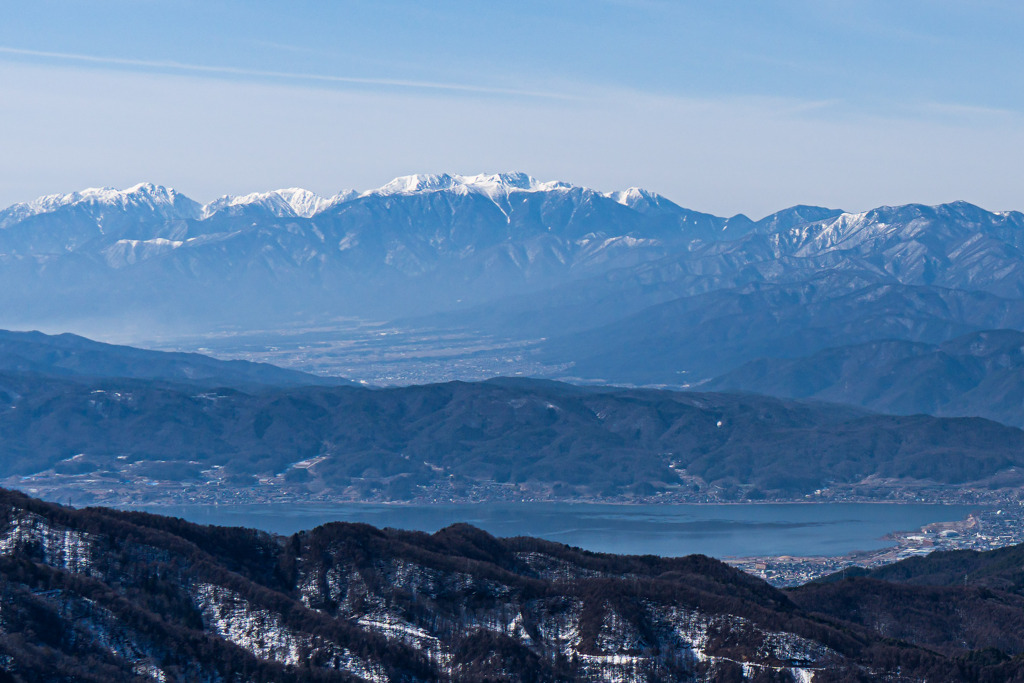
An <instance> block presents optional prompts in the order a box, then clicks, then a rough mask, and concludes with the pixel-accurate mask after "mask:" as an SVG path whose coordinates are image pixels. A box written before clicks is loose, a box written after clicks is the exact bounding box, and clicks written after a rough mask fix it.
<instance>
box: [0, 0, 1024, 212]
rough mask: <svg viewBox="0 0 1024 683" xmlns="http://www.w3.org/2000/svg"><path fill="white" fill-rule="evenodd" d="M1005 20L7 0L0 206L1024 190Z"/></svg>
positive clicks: (850, 11) (964, 5)
mask: <svg viewBox="0 0 1024 683" xmlns="http://www.w3.org/2000/svg"><path fill="white" fill-rule="evenodd" d="M12 5H13V6H12ZM1022 28H1024V6H1022V4H1021V3H1019V2H1011V1H1004V2H986V1H985V0H974V1H973V2H951V1H945V0H928V1H911V0H908V1H899V2H894V1H893V0H886V1H884V2H875V1H872V0H859V1H857V2H839V1H835V2H830V1H828V0H817V1H811V0H807V1H799V0H793V1H791V2H777V1H773V0H764V1H760V2H752V1H748V2H683V1H679V2H661V1H659V0H619V1H610V0H609V1H601V0H591V1H589V2H574V1H568V0H548V1H546V2H517V3H497V2H450V1H443V0H442V1H438V2H430V3H424V2H391V1H388V0H376V1H374V2H326V1H325V2H259V1H253V0H248V1H246V2H214V1H208V2H192V1H190V0H184V1H177V2H164V1H161V0H130V1H129V0H93V1H92V2H84V1H73V2H72V1H63V2H57V1H53V2H49V1H46V0H34V1H33V2H31V3H29V2H19V3H17V4H14V3H10V4H9V6H8V7H5V16H4V21H3V22H0V149H3V150H5V151H4V155H3V156H4V160H5V161H6V163H5V164H3V165H2V167H0V204H8V203H11V202H14V201H21V200H26V199H30V198H32V197H34V196H37V195H39V194H44V193H50V192H58V191H70V190H73V189H78V188H81V187H86V186H96V185H112V186H128V185H131V184H134V183H135V182H138V181H141V180H148V181H153V182H158V183H163V184H167V185H172V186H174V187H176V188H178V189H180V190H182V191H184V192H186V193H187V194H189V195H191V196H193V197H195V198H196V199H199V200H208V199H212V198H213V197H215V196H217V195H219V194H223V193H239V192H250V191H255V190H264V189H271V188H274V187H283V186H293V185H300V186H304V187H308V188H309V189H313V190H316V191H319V192H323V193H333V192H335V191H337V190H340V189H344V188H349V187H351V188H356V189H365V188H368V187H373V186H377V185H381V184H383V183H385V182H387V181H388V180H389V179H391V178H392V177H393V176H396V175H403V174H407V173H417V172H441V171H449V172H457V173H477V172H485V171H486V172H491V171H500V170H523V171H526V172H529V173H531V174H533V175H535V176H538V177H540V178H542V179H545V180H549V179H563V180H569V181H572V182H576V183H579V184H585V185H589V186H593V187H596V188H597V189H602V190H611V189H618V188H623V187H627V186H630V185H640V186H643V187H647V188H649V189H652V190H655V191H658V192H661V193H663V194H665V195H667V196H668V197H670V198H671V199H673V200H675V201H677V202H679V203H681V204H683V205H686V206H689V207H692V208H696V209H702V210H707V211H713V212H716V213H720V214H732V213H736V212H746V213H748V214H751V215H753V216H759V215H763V214H764V213H767V212H770V211H772V210H775V209H778V208H781V207H783V206H787V205H790V204H794V203H798V202H800V203H815V204H824V205H829V206H837V207H840V208H846V209H851V210H858V209H864V208H869V207H871V206H875V205H879V204H894V203H905V202H911V201H921V202H927V203H936V202H941V201H950V200H954V199H966V200H968V201H974V202H976V203H979V204H981V205H983V206H986V207H987V208H991V209H999V210H1002V209H1024V192H1022V183H1021V179H1022V174H1021V172H1020V171H1019V155H1020V152H1021V151H1022V150H1024V68H1021V67H1022V66H1024V46H1022V44H1021V41H1020V40H1019V35H1020V33H1021V29H1022Z"/></svg>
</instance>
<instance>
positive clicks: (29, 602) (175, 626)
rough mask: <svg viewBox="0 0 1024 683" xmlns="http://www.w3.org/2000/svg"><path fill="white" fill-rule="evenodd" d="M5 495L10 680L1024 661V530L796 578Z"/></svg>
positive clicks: (841, 667)
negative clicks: (856, 570)
mask: <svg viewBox="0 0 1024 683" xmlns="http://www.w3.org/2000/svg"><path fill="white" fill-rule="evenodd" d="M0 507H2V509H3V516H2V518H0V597H2V600H0V677H2V678H3V679H4V680H8V681H19V682H20V681H56V680H61V681H64V680H67V681H72V680H73V681H82V682H92V681H97V682H98V681H113V680H125V681H127V680H131V681H147V680H153V681H236V680H240V679H244V680H248V681H295V682H299V681H324V682H326V681H373V682H374V683H385V682H389V681H408V682H410V683H412V682H414V681H453V682H454V681H466V682H470V681H473V682H477V681H495V682H499V681H508V682H510V683H511V682H513V681H516V682H523V683H525V682H527V681H566V682H568V681H594V680H602V681H635V680H644V681H655V682H658V681H687V682H689V681H693V682H697V681H700V682H707V683H718V682H721V683H725V682H727V681H740V680H752V681H779V682H802V681H809V680H812V679H813V680H814V681H818V682H819V683H820V682H828V681H837V682H839V681H868V680H888V681H896V682H906V683H910V682H912V681H968V680H970V681H978V682H979V683H989V682H991V683H995V682H997V681H1000V682H1001V681H1019V680H1022V678H1024V660H1022V653H1024V639H1022V637H1021V633H1022V630H1021V624H1022V623H1024V592H1022V588H1021V585H1022V584H1021V572H1020V566H1021V555H1022V548H1021V547H1019V546H1017V547H1011V548H1005V549H1002V550H997V551H992V552H988V553H974V552H960V553H937V554H935V555H933V556H931V557H928V558H924V559H918V560H916V561H908V562H902V563H899V564H896V565H892V566H890V567H886V568H883V569H881V570H876V571H874V572H864V574H866V576H859V577H856V578H849V579H841V578H840V577H834V580H832V581H829V582H826V583H822V584H817V585H808V586H804V587H802V588H799V589H796V590H791V591H782V590H778V589H775V588H772V587H771V586H769V585H768V584H767V583H764V582H762V581H760V580H759V579H756V578H754V577H751V576H749V575H746V574H743V573H742V572H740V571H738V570H736V569H732V568H730V567H729V566H727V565H725V564H723V563H721V562H719V561H717V560H713V559H710V558H707V557H703V556H689V557H683V558H658V557H653V556H643V557H626V556H616V555H602V554H596V553H590V552H586V551H582V550H578V549H574V548H570V547H568V546H564V545H561V544H557V543H551V542H548V541H542V540H539V539H532V538H511V539H497V538H494V537H492V536H490V535H488V534H486V533H484V532H482V531H480V530H478V529H475V528H473V527H470V526H467V525H455V526H452V527H448V528H446V529H442V530H441V531H438V532H437V533H435V534H432V535H428V534H424V533H420V532H407V531H400V530H396V529H386V530H379V529H375V528H373V527H370V526H367V525H357V524H344V523H333V524H327V525H324V526H321V527H318V528H316V529H313V530H310V531H304V532H300V533H297V534H295V535H293V536H290V537H281V536H273V535H270V534H266V533H262V532H257V531H253V530H248V529H241V528H227V527H203V526H197V525H194V524H189V523H187V522H184V521H182V520H180V519H172V518H167V517H159V516H155V515H149V514H143V513H129V512H117V511H114V510H109V509H104V508H89V509H85V510H75V509H72V508H67V507H62V506H59V505H54V504H52V503H44V502H42V501H39V500H34V499H30V498H27V497H25V496H23V495H21V494H17V493H14V492H10V491H5V490H0ZM964 577H969V578H968V579H965V578H964Z"/></svg>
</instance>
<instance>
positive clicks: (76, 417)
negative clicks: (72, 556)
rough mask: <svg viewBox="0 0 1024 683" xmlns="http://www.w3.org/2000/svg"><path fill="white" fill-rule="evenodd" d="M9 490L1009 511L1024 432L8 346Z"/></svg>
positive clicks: (5, 438) (103, 347) (778, 405)
mask: <svg viewBox="0 0 1024 683" xmlns="http://www.w3.org/2000/svg"><path fill="white" fill-rule="evenodd" d="M15 353H16V355H15ZM0 478H2V481H3V482H4V483H5V485H8V486H12V487H17V488H20V489H23V490H29V491H32V492H34V493H37V494H39V495H45V496H46V497H49V498H51V499H54V498H59V499H61V500H66V499H67V497H68V496H73V497H74V500H75V501H78V502H103V503H114V504H123V503H126V502H162V503H169V502H176V501H180V500H191V501H193V502H210V503H214V502H224V501H228V500H234V501H239V500H251V501H260V500H262V501H265V500H280V501H297V500H305V501H309V500H331V501H338V500H351V501H418V502H430V501H438V500H440V501H452V500H462V501H495V500H540V499H543V500H576V501H619V502H623V501H647V502H672V501H675V502H681V501H738V500H763V499H766V498H767V499H772V500H801V501H803V500H831V499H837V498H838V499H843V500H851V499H861V500H881V499H889V500H891V499H912V500H913V499H921V498H929V499H932V500H945V499H948V498H949V497H950V495H952V494H953V493H955V495H956V496H957V497H958V499H960V500H965V499H968V498H970V496H971V495H976V499H985V496H986V495H987V496H989V497H992V496H995V497H996V498H997V499H999V500H1004V499H1006V498H1008V497H1009V498H1013V497H1014V496H1016V495H1018V487H1019V486H1020V485H1021V483H1022V482H1024V431H1021V430H1020V429H1016V428H1013V427H1008V426H1005V425H1002V424H999V423H997V422H993V421H990V420H985V419H980V418H938V417H931V416H927V415H913V416H905V417H899V416H889V415H880V414H877V413H872V412H868V411H866V410H863V409H860V408H853V407H847V406H842V405H835V404H826V403H820V402H806V401H794V400H787V399H776V398H769V397H765V396H757V395H753V394H736V393H721V392H715V393H713V392H672V391H661V390H651V389H629V388H621V387H581V386H575V385H571V384H564V383H559V382H552V381H546V380H536V379H510V378H505V379H495V380H490V381H487V382H475V383H467V382H449V383H443V384H431V385H421V386H411V387H393V388H387V389H376V388H366V387H361V386H354V385H352V384H350V383H348V384H345V383H338V382H332V381H330V380H325V379H324V378H321V377H316V376H312V375H304V374H302V373H297V372H289V371H284V370H278V369H276V368H272V367H267V366H262V365H258V364H252V363H242V362H237V361H235V362H224V361H216V360H213V359H209V358H205V357H203V356H198V355H195V354H176V353H162V352H154V351H141V350H138V349H132V348H129V347H120V346H112V345H107V344H99V343H96V342H90V341H88V340H85V339H81V338H77V337H72V336H69V335H61V336H57V337H49V336H46V335H41V334H38V333H33V334H28V333H4V334H0ZM972 492H973V494H972Z"/></svg>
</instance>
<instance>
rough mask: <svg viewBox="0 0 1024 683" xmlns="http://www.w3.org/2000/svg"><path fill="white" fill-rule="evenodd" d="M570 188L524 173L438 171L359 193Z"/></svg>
mask: <svg viewBox="0 0 1024 683" xmlns="http://www.w3.org/2000/svg"><path fill="white" fill-rule="evenodd" d="M572 187H573V186H572V185H570V184H569V183H563V182H558V181H554V182H541V181H539V180H537V179H536V178H534V177H533V176H530V175H527V174H526V173H481V174H479V175H470V176H463V175H451V174H448V173H442V174H439V175H437V174H419V175H408V176H401V177H399V178H395V179H394V180H392V181H391V182H390V183H388V184H386V185H384V186H382V187H379V188H377V189H376V190H369V191H368V192H364V193H363V194H362V195H361V196H364V197H366V196H371V195H408V194H423V193H427V192H440V191H445V190H447V191H455V192H460V193H474V194H482V195H485V196H487V197H491V198H495V197H502V196H507V195H508V194H509V193H511V192H545V191H553V190H565V189H570V188H572Z"/></svg>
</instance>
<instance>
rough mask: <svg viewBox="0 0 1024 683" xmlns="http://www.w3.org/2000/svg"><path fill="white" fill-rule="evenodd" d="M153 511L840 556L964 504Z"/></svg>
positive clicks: (283, 526)
mask: <svg viewBox="0 0 1024 683" xmlns="http://www.w3.org/2000/svg"><path fill="white" fill-rule="evenodd" d="M145 509H146V510H148V511H150V512H154V513H157V514H163V515H171V516H174V517H182V518H184V519H187V520H189V521H192V522H197V523H200V524H218V525H223V526H246V527H255V528H258V529H264V530H266V531H272V532H275V533H281V534H291V533H294V532H296V531H300V530H302V529H310V528H312V527H315V526H318V525H320V524H324V523H326V522H332V521H345V522H365V523H367V524H372V525H374V526H378V527H396V528H400V529H414V530H419V531H429V532H433V531H437V530H438V529H441V528H443V527H445V526H448V525H449V524H454V523H456V522H468V523H470V524H473V525H474V526H478V527H480V528H482V529H485V530H486V531H488V532H490V533H492V534H494V535H495V536H539V537H541V538H546V539H549V540H552V541H558V542H560V543H567V544H569V545H574V546H579V547H581V548H586V549H588V550H594V551H598V552H608V553H621V554H640V555H642V554H653V555H662V556H666V557H672V556H679V555H688V554H691V553H703V554H705V555H711V556H713V557H737V556H756V555H824V556H836V555H844V554H846V553H848V552H850V551H853V550H873V549H876V548H881V547H885V546H887V545H892V543H890V542H888V541H885V540H883V539H882V537H883V536H885V535H886V534H888V533H891V532H893V531H913V530H916V529H919V528H920V527H922V526H924V525H925V524H930V523H932V522H948V521H955V520H961V519H965V518H966V517H967V515H968V514H969V513H970V512H971V511H972V510H977V509H978V508H977V507H976V506H975V507H972V506H966V505H924V504H895V503H893V504H890V503H807V504H802V503H797V504H777V503H776V504H773V503H765V504H750V505H599V504H572V503H478V504H465V505H372V504H308V503H307V504H294V505H288V504H265V505H220V506H211V505H167V506H159V507H157V506H153V507H147V508H145Z"/></svg>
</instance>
